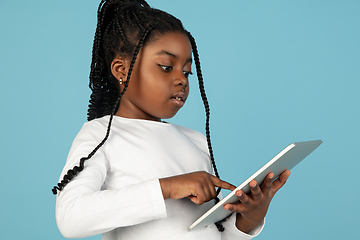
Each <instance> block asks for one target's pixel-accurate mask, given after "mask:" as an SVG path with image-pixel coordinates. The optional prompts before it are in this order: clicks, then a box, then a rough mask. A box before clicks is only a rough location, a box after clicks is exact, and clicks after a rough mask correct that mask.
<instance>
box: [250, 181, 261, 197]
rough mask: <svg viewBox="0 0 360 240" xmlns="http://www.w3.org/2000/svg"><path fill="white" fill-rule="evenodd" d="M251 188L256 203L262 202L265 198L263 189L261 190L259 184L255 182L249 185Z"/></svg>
mask: <svg viewBox="0 0 360 240" xmlns="http://www.w3.org/2000/svg"><path fill="white" fill-rule="evenodd" d="M249 187H250V191H251V194H252V197H253V199H254V200H255V201H257V200H260V199H261V198H262V196H263V193H262V192H261V189H260V187H259V185H258V184H257V182H256V181H255V180H252V181H251V182H250V183H249Z"/></svg>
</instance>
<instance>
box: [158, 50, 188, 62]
mask: <svg viewBox="0 0 360 240" xmlns="http://www.w3.org/2000/svg"><path fill="white" fill-rule="evenodd" d="M156 55H169V56H171V57H173V58H178V56H177V55H175V54H173V53H171V52H168V51H165V50H162V51H159V52H157V53H156ZM186 62H187V63H188V62H190V63H191V62H192V58H191V57H190V58H188V59H187V60H186Z"/></svg>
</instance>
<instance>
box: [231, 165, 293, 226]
mask: <svg viewBox="0 0 360 240" xmlns="http://www.w3.org/2000/svg"><path fill="white" fill-rule="evenodd" d="M289 176H290V171H289V170H286V171H284V172H283V173H282V174H281V175H280V176H279V178H278V179H276V180H275V181H274V182H272V181H273V177H274V174H273V173H269V174H268V175H267V176H266V178H265V180H264V182H263V183H262V184H261V187H259V185H258V184H257V182H256V181H255V180H252V181H251V182H250V183H249V186H250V190H251V192H250V193H249V194H248V195H246V194H245V193H244V192H243V191H241V190H239V191H236V193H235V195H236V196H237V197H238V198H239V202H236V203H233V204H226V205H225V206H224V209H227V210H230V211H233V212H236V213H237V215H236V227H237V228H238V229H239V230H240V231H243V232H245V233H248V232H250V231H251V230H252V229H254V228H255V227H256V226H258V225H259V224H260V223H261V221H262V220H263V219H264V217H265V215H266V212H267V210H268V208H269V204H270V202H271V200H272V198H273V197H274V195H275V193H276V192H277V191H278V190H279V189H280V188H281V187H282V186H284V184H285V182H286V180H287V179H288V178H289Z"/></svg>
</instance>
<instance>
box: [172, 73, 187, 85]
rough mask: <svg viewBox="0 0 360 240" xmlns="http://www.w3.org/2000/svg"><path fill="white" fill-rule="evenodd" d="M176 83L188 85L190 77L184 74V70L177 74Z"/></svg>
mask: <svg viewBox="0 0 360 240" xmlns="http://www.w3.org/2000/svg"><path fill="white" fill-rule="evenodd" d="M174 85H176V86H184V87H187V85H188V79H187V77H185V76H184V73H183V72H181V74H176V76H175V78H174Z"/></svg>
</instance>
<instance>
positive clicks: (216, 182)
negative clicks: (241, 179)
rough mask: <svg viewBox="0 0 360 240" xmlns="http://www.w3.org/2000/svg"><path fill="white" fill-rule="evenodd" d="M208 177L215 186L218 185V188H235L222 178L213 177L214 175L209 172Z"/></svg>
mask: <svg viewBox="0 0 360 240" xmlns="http://www.w3.org/2000/svg"><path fill="white" fill-rule="evenodd" d="M209 177H210V179H211V182H212V183H213V184H214V186H216V187H220V188H223V189H228V190H231V191H233V190H235V188H236V187H235V186H234V185H232V184H231V183H228V182H225V181H223V180H221V179H219V178H217V177H215V176H213V175H211V174H209Z"/></svg>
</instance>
